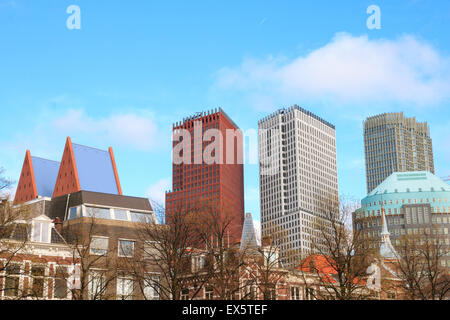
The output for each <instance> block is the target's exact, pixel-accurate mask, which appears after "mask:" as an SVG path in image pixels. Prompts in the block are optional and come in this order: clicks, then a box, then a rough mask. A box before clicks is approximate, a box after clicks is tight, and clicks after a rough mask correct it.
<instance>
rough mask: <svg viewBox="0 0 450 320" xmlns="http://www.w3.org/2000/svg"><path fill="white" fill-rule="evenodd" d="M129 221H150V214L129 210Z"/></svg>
mask: <svg viewBox="0 0 450 320" xmlns="http://www.w3.org/2000/svg"><path fill="white" fill-rule="evenodd" d="M130 217H131V221H133V222H141V223H152V218H151V215H150V214H146V213H140V212H133V211H130Z"/></svg>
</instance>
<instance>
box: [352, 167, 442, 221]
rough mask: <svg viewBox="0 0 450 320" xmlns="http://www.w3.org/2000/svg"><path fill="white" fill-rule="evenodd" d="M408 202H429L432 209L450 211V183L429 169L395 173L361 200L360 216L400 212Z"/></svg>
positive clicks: (434, 210)
mask: <svg viewBox="0 0 450 320" xmlns="http://www.w3.org/2000/svg"><path fill="white" fill-rule="evenodd" d="M407 204H429V205H430V206H431V209H432V210H433V212H450V186H449V185H448V184H446V183H445V182H444V181H442V180H441V179H439V178H438V177H436V176H435V175H433V174H432V173H431V172H428V171H411V172H394V173H392V174H391V175H390V176H389V177H387V178H386V179H385V180H384V181H383V182H382V183H380V185H378V187H376V188H375V189H373V190H372V192H370V193H369V194H368V195H367V196H366V197H365V198H364V199H362V200H361V208H360V209H358V210H357V218H360V217H368V216H380V214H381V205H383V208H384V209H385V210H386V214H387V215H390V214H397V213H400V208H401V207H402V206H403V205H407Z"/></svg>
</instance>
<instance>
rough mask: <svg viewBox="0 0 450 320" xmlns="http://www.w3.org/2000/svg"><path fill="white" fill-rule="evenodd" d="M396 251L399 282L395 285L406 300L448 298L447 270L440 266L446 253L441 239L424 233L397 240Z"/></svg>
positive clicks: (448, 280)
mask: <svg viewBox="0 0 450 320" xmlns="http://www.w3.org/2000/svg"><path fill="white" fill-rule="evenodd" d="M436 229H437V228H435V230H436ZM435 233H436V234H438V232H435ZM396 249H397V253H398V254H399V255H400V261H399V264H398V271H397V274H398V276H399V277H400V278H401V279H402V281H401V282H399V285H400V286H401V289H403V291H404V292H405V293H406V296H407V298H408V299H411V300H444V299H449V298H450V274H449V269H448V268H447V267H446V266H444V265H442V264H441V262H442V261H444V263H445V259H446V257H447V256H448V254H449V249H448V245H445V242H444V239H443V237H439V236H437V235H436V236H432V235H431V234H426V233H424V234H421V235H406V236H404V237H402V238H401V239H400V244H399V245H397V246H396Z"/></svg>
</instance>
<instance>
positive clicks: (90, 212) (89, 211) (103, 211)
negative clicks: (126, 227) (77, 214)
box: [86, 207, 111, 219]
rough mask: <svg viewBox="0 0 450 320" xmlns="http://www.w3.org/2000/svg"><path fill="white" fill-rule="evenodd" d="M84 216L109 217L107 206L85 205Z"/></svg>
mask: <svg viewBox="0 0 450 320" xmlns="http://www.w3.org/2000/svg"><path fill="white" fill-rule="evenodd" d="M86 217H89V218H98V219H111V216H110V210H109V208H97V207H86Z"/></svg>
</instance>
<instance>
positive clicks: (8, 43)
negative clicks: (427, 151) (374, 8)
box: [0, 0, 450, 219]
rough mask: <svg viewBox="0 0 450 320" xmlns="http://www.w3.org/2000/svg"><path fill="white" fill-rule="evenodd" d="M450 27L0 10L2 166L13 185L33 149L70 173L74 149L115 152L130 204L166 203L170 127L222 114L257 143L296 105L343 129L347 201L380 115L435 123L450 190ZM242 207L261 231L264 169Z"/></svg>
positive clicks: (8, 1) (441, 9)
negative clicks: (261, 129) (365, 129)
mask: <svg viewBox="0 0 450 320" xmlns="http://www.w3.org/2000/svg"><path fill="white" fill-rule="evenodd" d="M72 4H74V5H78V6H79V7H80V10H81V29H79V30H69V29H68V28H67V27H66V20H67V18H68V17H69V14H67V13H66V9H67V7H68V6H69V5H72ZM371 4H375V5H378V6H379V7H380V10H381V29H379V30H376V29H375V30H369V29H368V28H367V26H366V20H367V18H368V17H369V14H367V13H366V9H367V7H368V6H369V5H371ZM448 21H450V2H448V1H432V2H431V1H420V0H416V1H395V2H393V1H378V0H376V1H358V2H357V3H356V1H350V0H348V1H314V2H312V1H310V2H308V3H304V2H303V1H190V2H188V1H147V0H145V1H144V0H134V1H106V0H96V1H92V0H71V1H65V0H40V1H33V0H0V109H1V113H0V114H1V117H0V146H1V148H0V166H2V167H4V168H5V169H6V173H7V175H8V176H10V177H12V178H14V179H16V180H17V179H18V176H19V173H20V169H21V166H22V161H23V158H24V155H25V150H26V149H30V150H31V153H32V155H34V156H40V157H46V158H49V159H53V160H58V161H59V160H60V158H61V156H62V151H63V148H64V143H65V140H66V137H67V136H68V135H69V136H71V138H72V141H73V142H76V143H79V144H85V145H89V146H93V147H98V148H102V149H107V147H108V146H112V147H113V149H114V153H115V158H116V162H117V167H118V171H119V176H120V179H121V184H122V188H123V191H124V193H125V194H127V195H133V196H147V195H149V196H150V197H152V198H155V199H161V198H162V197H163V194H164V190H167V189H169V188H170V184H171V149H170V146H171V144H170V139H171V128H172V123H173V122H175V121H179V120H181V119H182V118H183V117H186V116H189V115H192V114H193V113H195V112H197V111H203V110H209V109H212V108H215V107H219V106H220V107H222V108H223V109H224V110H225V111H226V112H227V113H228V114H229V115H230V117H231V118H233V120H234V121H235V122H236V123H237V124H238V125H239V126H240V127H241V128H242V129H256V128H257V120H258V119H260V118H262V117H264V116H266V115H267V114H269V113H271V112H273V111H275V110H276V109H277V108H279V107H288V106H290V105H293V104H298V105H300V106H302V107H304V108H306V109H308V110H311V111H312V112H314V113H316V114H317V115H319V116H321V117H323V118H325V119H326V120H328V121H329V122H331V123H333V124H335V125H336V132H337V148H338V171H339V191H340V193H341V194H345V195H349V196H353V197H355V198H359V199H360V198H362V197H364V196H365V193H366V186H365V170H364V153H363V137H362V122H363V120H364V119H365V118H366V117H367V116H370V115H374V114H377V113H382V112H392V111H403V112H405V115H406V116H415V117H416V118H417V119H418V120H419V121H427V122H428V123H429V125H430V127H431V136H432V138H433V147H434V156H435V167H436V174H437V176H439V177H443V176H448V175H450V166H449V163H450V130H449V126H450V109H449V106H450V72H449V71H450V32H449V28H448ZM245 193H246V199H245V208H246V211H249V212H252V214H253V216H254V218H255V219H259V195H258V167H257V165H250V164H249V165H246V166H245Z"/></svg>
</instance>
